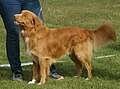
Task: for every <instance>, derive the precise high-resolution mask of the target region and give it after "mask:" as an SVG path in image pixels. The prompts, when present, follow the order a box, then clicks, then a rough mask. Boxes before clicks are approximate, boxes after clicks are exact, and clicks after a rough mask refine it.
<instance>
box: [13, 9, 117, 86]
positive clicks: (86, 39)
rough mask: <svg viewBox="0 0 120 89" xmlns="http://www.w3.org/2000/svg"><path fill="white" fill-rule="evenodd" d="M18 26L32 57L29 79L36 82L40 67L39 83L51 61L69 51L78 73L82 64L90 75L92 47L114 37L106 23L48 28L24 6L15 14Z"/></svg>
mask: <svg viewBox="0 0 120 89" xmlns="http://www.w3.org/2000/svg"><path fill="white" fill-rule="evenodd" d="M15 21H16V22H17V24H18V25H19V26H20V33H21V36H22V38H23V40H24V43H25V47H26V51H27V53H28V54H29V55H30V56H31V57H32V58H33V60H34V61H33V77H32V81H30V82H29V83H35V81H36V78H37V74H38V70H39V68H40V76H41V77H40V83H39V84H44V83H45V80H46V76H47V75H48V74H49V68H50V65H51V64H52V63H53V62H55V61H58V60H59V59H60V57H62V56H63V55H65V54H69V55H70V58H71V59H72V60H73V61H74V63H75V64H76V66H77V72H78V75H81V73H82V64H84V65H85V67H86V69H87V71H88V79H91V78H92V68H91V64H90V61H91V56H92V51H93V50H94V49H96V48H99V47H101V46H102V45H104V44H105V43H107V42H108V41H110V40H113V41H115V40H116V34H115V32H114V30H113V27H112V26H111V25H108V24H104V25H102V26H100V27H99V28H98V29H97V30H93V31H92V30H86V29H83V28H76V27H65V28H53V29H51V28H47V27H45V26H44V25H43V23H42V21H41V20H40V19H39V18H38V17H37V16H36V15H35V14H34V13H32V12H30V11H28V10H23V11H22V12H21V14H17V15H15Z"/></svg>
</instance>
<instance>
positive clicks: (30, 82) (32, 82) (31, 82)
mask: <svg viewBox="0 0 120 89" xmlns="http://www.w3.org/2000/svg"><path fill="white" fill-rule="evenodd" d="M35 82H36V80H32V81H29V82H28V84H35Z"/></svg>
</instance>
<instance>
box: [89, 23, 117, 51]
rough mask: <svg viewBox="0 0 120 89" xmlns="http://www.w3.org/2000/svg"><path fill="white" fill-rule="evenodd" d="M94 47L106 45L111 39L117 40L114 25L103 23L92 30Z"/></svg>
mask: <svg viewBox="0 0 120 89" xmlns="http://www.w3.org/2000/svg"><path fill="white" fill-rule="evenodd" d="M91 36H92V39H93V48H94V49H97V48H100V47H102V46H103V45H105V44H106V43H107V42H109V41H111V40H112V41H116V34H115V31H114V29H113V26H111V25H109V24H103V25H102V26H100V27H99V28H98V29H96V30H94V31H92V35H91Z"/></svg>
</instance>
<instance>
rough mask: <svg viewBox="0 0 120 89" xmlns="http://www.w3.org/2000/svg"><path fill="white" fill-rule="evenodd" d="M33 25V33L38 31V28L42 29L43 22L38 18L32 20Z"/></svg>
mask: <svg viewBox="0 0 120 89" xmlns="http://www.w3.org/2000/svg"><path fill="white" fill-rule="evenodd" d="M33 24H34V29H35V31H37V30H40V28H42V27H43V21H42V20H41V19H39V17H34V18H33Z"/></svg>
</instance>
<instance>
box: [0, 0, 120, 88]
mask: <svg viewBox="0 0 120 89" xmlns="http://www.w3.org/2000/svg"><path fill="white" fill-rule="evenodd" d="M41 1H42V0H41ZM43 6H44V7H43V16H44V22H45V25H46V26H48V27H52V28H53V27H54V28H57V27H65V26H75V27H81V28H87V29H91V30H93V29H96V28H97V27H99V26H100V25H101V24H103V23H105V22H107V23H111V24H113V26H114V28H115V30H116V33H117V41H116V42H115V43H111V44H110V45H108V46H106V47H104V48H102V49H100V50H97V51H95V52H93V57H92V68H93V78H92V80H91V81H86V80H85V77H86V76H87V71H86V69H85V68H83V74H82V77H80V78H77V77H74V76H76V69H75V65H74V63H73V62H72V61H71V60H70V59H69V57H68V56H65V57H63V58H62V59H61V60H62V61H65V62H63V63H55V65H56V67H57V71H58V73H60V74H62V75H63V76H65V79H64V80H61V81H58V80H55V79H52V78H50V77H49V78H48V79H47V82H46V84H45V85H42V86H37V83H36V84H33V85H28V84H27V82H28V81H29V80H31V75H32V66H26V67H23V78H24V81H23V82H17V81H12V80H11V77H12V73H11V71H10V68H7V67H3V68H0V74H1V77H0V89H120V1H119V0H44V5H43ZM5 36H6V34H5V28H4V25H3V22H2V20H1V18H0V64H3V63H8V60H7V57H6V50H5ZM20 46H21V61H22V62H29V61H31V59H30V58H29V57H28V56H27V55H26V53H25V50H24V46H23V42H22V41H21V44H20ZM105 55H114V56H113V57H109V58H101V59H96V57H99V56H105Z"/></svg>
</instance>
